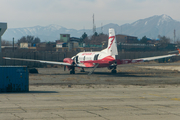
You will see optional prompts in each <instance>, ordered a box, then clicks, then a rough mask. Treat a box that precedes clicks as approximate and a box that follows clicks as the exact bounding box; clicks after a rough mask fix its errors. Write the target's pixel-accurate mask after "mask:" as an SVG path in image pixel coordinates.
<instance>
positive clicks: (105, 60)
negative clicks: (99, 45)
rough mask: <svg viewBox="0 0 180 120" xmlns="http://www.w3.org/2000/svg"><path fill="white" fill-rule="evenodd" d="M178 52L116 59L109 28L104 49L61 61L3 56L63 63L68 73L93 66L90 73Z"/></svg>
mask: <svg viewBox="0 0 180 120" xmlns="http://www.w3.org/2000/svg"><path fill="white" fill-rule="evenodd" d="M178 52H179V53H178V54H169V55H163V56H155V57H147V58H138V59H116V55H118V50H117V42H116V37H115V31H114V29H113V28H110V29H109V39H108V46H107V48H106V49H104V50H102V51H97V52H80V53H78V54H77V55H75V56H73V57H72V58H64V60H63V62H56V61H44V60H33V59H20V58H9V57H3V58H4V59H7V60H22V61H31V62H40V63H46V64H56V65H63V66H64V67H65V68H66V67H67V68H68V69H69V70H70V74H75V67H79V68H82V70H81V72H85V71H84V68H93V69H92V71H90V72H89V74H88V75H90V74H92V73H93V72H94V70H95V69H96V68H102V67H107V68H108V69H109V70H111V73H117V70H116V68H117V65H121V64H129V63H139V62H145V61H151V60H156V59H161V58H169V57H173V56H179V55H180V50H179V49H178Z"/></svg>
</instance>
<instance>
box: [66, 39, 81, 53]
mask: <svg viewBox="0 0 180 120" xmlns="http://www.w3.org/2000/svg"><path fill="white" fill-rule="evenodd" d="M79 40H80V39H79V38H76V37H71V38H70V40H69V42H68V49H69V51H71V50H72V49H74V48H78V47H79Z"/></svg>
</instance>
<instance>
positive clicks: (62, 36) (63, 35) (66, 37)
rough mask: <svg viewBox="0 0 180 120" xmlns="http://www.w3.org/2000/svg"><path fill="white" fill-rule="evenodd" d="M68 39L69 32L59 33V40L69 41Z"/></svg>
mask: <svg viewBox="0 0 180 120" xmlns="http://www.w3.org/2000/svg"><path fill="white" fill-rule="evenodd" d="M69 40H70V34H60V41H61V42H65V43H67V42H69Z"/></svg>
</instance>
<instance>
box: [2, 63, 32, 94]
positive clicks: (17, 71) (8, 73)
mask: <svg viewBox="0 0 180 120" xmlns="http://www.w3.org/2000/svg"><path fill="white" fill-rule="evenodd" d="M28 91H29V73H28V69H27V67H16V66H0V92H28Z"/></svg>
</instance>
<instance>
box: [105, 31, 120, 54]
mask: <svg viewBox="0 0 180 120" xmlns="http://www.w3.org/2000/svg"><path fill="white" fill-rule="evenodd" d="M107 53H108V54H110V55H112V56H114V57H115V55H118V51H117V42H116V36H115V31H114V29H112V28H110V29H109V40H108V47H107Z"/></svg>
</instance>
